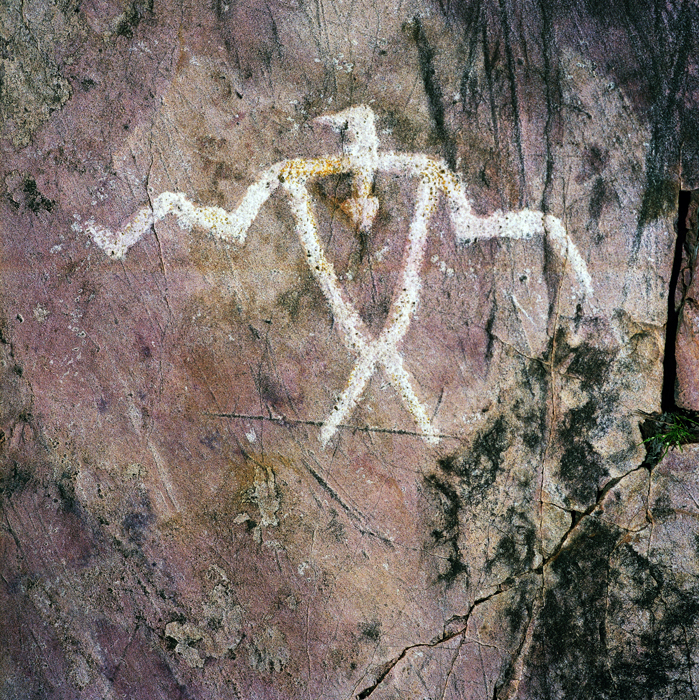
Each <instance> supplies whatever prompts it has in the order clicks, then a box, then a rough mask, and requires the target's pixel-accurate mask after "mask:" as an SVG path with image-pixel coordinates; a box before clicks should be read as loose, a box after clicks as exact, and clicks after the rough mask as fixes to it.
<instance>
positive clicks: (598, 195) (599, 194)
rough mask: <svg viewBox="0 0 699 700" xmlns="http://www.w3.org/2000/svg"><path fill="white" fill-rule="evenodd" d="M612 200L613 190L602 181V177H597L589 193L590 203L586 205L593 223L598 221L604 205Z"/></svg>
mask: <svg viewBox="0 0 699 700" xmlns="http://www.w3.org/2000/svg"><path fill="white" fill-rule="evenodd" d="M613 200H614V190H612V189H611V187H610V186H609V185H607V183H606V182H605V181H604V178H602V177H601V176H600V177H597V179H596V180H595V182H594V184H593V185H592V192H591V193H590V203H589V205H588V215H589V217H590V219H592V220H593V221H594V222H595V223H599V220H600V217H601V216H602V212H603V211H604V207H605V206H606V205H607V204H609V203H610V202H612V201H613Z"/></svg>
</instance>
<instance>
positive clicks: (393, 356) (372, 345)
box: [284, 177, 439, 445]
mask: <svg viewBox="0 0 699 700" xmlns="http://www.w3.org/2000/svg"><path fill="white" fill-rule="evenodd" d="M284 187H285V188H286V190H287V191H288V192H289V194H290V195H291V208H292V211H293V214H294V217H295V219H296V226H297V230H298V234H299V238H300V239H301V244H302V245H303V247H304V250H305V252H306V257H307V260H308V264H309V266H310V268H311V271H312V273H313V275H314V277H315V279H316V281H317V282H318V284H319V286H320V288H321V290H322V292H323V294H324V295H325V298H326V299H327V300H328V304H329V305H330V308H331V309H332V312H333V315H334V319H335V322H336V323H337V324H338V326H339V328H340V335H341V337H342V339H343V341H344V343H345V345H346V346H347V348H348V349H349V350H351V351H352V352H354V353H356V354H357V355H358V360H357V362H356V364H355V366H354V368H353V369H352V372H351V374H350V378H349V382H348V384H347V387H346V388H345V390H344V391H343V392H342V394H341V395H340V398H339V399H338V401H337V403H336V404H335V406H334V408H333V410H332V412H331V413H330V416H329V417H328V420H327V421H325V423H324V424H323V427H322V428H321V432H320V440H321V442H322V444H323V445H326V444H327V442H328V440H330V439H331V438H332V437H333V435H334V434H335V433H336V431H337V429H338V427H339V426H340V424H341V423H342V422H343V421H344V420H345V418H346V417H347V416H348V415H349V413H350V412H351V411H352V409H353V408H354V406H355V405H356V403H357V402H358V401H359V400H360V399H361V397H362V394H363V393H364V391H365V389H366V386H367V384H368V383H369V380H370V379H371V377H372V376H373V375H374V373H375V372H376V368H377V365H381V366H382V367H383V369H384V370H385V372H386V374H387V376H388V379H389V382H390V383H391V385H392V386H393V388H394V389H395V390H396V391H397V392H398V394H399V395H400V396H401V398H402V399H403V402H404V403H405V405H406V407H407V408H408V410H409V411H410V413H411V414H412V415H413V418H414V419H415V421H416V422H417V424H418V427H419V431H420V434H421V435H422V437H424V438H425V439H426V440H428V441H430V442H437V440H438V438H439V436H438V433H437V432H436V431H435V429H434V428H433V426H432V424H431V421H430V418H429V416H428V415H427V411H426V410H425V407H424V406H423V405H422V403H421V402H420V400H419V399H418V398H417V396H416V394H415V391H414V390H413V387H412V385H411V383H410V376H409V374H408V372H407V371H406V369H405V367H404V366H403V358H402V357H401V356H400V354H399V353H398V350H397V348H396V346H397V344H398V343H399V342H400V341H401V340H402V339H403V337H404V336H405V334H406V332H407V330H408V326H409V325H410V319H411V317H412V315H413V313H414V311H415V308H416V306H417V303H418V300H419V294H420V286H421V283H420V267H421V265H422V261H423V258H424V255H425V245H426V242H427V223H428V220H429V217H430V215H431V214H432V212H433V211H434V208H435V205H436V188H435V186H434V183H432V182H431V181H430V179H429V178H427V177H423V178H421V181H420V183H419V185H418V192H417V202H416V205H415V215H414V217H413V221H412V223H411V225H410V231H409V233H408V240H407V243H406V251H405V266H404V268H403V274H402V277H401V280H400V285H401V286H400V290H401V291H400V293H399V294H398V296H397V297H396V298H395V300H394V301H393V304H392V305H391V308H390V310H389V314H388V321H387V322H386V325H385V327H384V329H383V330H382V331H381V333H380V335H379V337H378V338H372V337H371V334H370V333H369V331H368V329H367V328H366V325H365V323H364V321H363V320H362V319H361V317H360V316H359V314H358V313H357V311H356V309H355V308H354V306H353V305H352V304H351V302H349V301H348V300H347V299H345V297H344V295H343V294H342V290H341V288H340V284H339V281H338V278H337V274H336V273H335V270H334V268H333V266H332V263H331V262H330V261H329V260H328V259H327V257H326V255H325V253H324V251H323V248H322V245H321V242H320V238H319V236H318V226H317V224H316V219H315V215H314V213H313V208H312V204H311V199H310V196H309V193H308V190H307V189H306V186H305V182H304V181H303V180H301V179H300V178H289V179H287V180H286V182H285V183H284Z"/></svg>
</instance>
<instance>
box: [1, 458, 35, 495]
mask: <svg viewBox="0 0 699 700" xmlns="http://www.w3.org/2000/svg"><path fill="white" fill-rule="evenodd" d="M31 479H32V470H31V468H30V467H28V466H27V465H24V464H20V463H19V462H15V461H13V462H12V464H11V465H10V467H9V469H8V470H7V472H6V473H5V474H3V476H2V477H0V493H1V494H2V495H3V496H5V497H6V498H9V497H10V496H12V495H13V494H15V493H20V492H21V491H22V490H23V489H24V488H25V486H26V485H27V484H28V483H29V482H30V481H31Z"/></svg>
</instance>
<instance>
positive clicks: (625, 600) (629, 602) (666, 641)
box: [607, 544, 699, 700]
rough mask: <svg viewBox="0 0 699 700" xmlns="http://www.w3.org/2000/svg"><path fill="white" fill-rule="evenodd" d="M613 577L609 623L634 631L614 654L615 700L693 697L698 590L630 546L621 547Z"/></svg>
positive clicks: (615, 647)
mask: <svg viewBox="0 0 699 700" xmlns="http://www.w3.org/2000/svg"><path fill="white" fill-rule="evenodd" d="M614 564H615V565H614V567H613V568H612V569H611V571H610V577H609V587H610V593H609V603H608V613H607V617H608V620H613V621H614V627H617V626H619V628H621V629H624V628H626V626H627V624H628V625H629V626H630V627H632V628H633V630H634V634H633V637H629V636H628V635H626V634H624V635H622V636H620V637H619V638H617V639H615V644H614V645H613V647H612V649H611V650H610V652H609V655H608V658H609V661H608V663H609V668H610V672H611V675H612V677H613V678H614V692H613V693H612V694H611V697H612V698H613V699H614V700H617V699H619V700H621V699H622V698H629V697H640V698H692V697H695V696H696V693H695V692H694V689H693V687H692V675H693V666H694V663H693V662H692V658H691V656H690V650H691V649H695V648H696V644H697V634H696V623H697V620H698V619H699V586H697V583H696V580H693V581H691V582H690V581H687V582H686V583H683V584H682V585H681V587H680V585H678V579H677V577H676V576H675V574H674V572H672V571H670V570H668V569H667V568H666V567H665V566H664V565H662V564H660V563H659V562H657V561H652V560H649V559H648V558H647V557H645V556H643V555H642V554H640V553H639V552H637V551H636V550H635V549H634V548H633V547H631V546H630V545H629V544H624V545H623V546H622V547H620V548H619V550H618V554H617V556H616V557H615V562H614Z"/></svg>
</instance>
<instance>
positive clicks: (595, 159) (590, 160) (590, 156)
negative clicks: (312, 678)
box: [576, 145, 609, 182]
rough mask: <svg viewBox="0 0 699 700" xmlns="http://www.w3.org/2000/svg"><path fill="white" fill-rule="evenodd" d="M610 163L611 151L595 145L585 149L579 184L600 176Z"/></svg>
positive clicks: (578, 178)
mask: <svg viewBox="0 0 699 700" xmlns="http://www.w3.org/2000/svg"><path fill="white" fill-rule="evenodd" d="M608 162H609V151H608V150H607V149H605V148H602V147H601V146H598V145H593V146H590V147H588V148H586V149H585V151H584V152H583V157H582V165H581V169H580V174H579V175H578V177H577V178H576V179H577V181H578V182H584V181H585V180H589V179H590V178H591V177H594V176H595V175H597V176H599V175H601V174H602V171H603V170H604V169H605V168H606V167H607V163H608Z"/></svg>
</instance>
